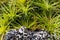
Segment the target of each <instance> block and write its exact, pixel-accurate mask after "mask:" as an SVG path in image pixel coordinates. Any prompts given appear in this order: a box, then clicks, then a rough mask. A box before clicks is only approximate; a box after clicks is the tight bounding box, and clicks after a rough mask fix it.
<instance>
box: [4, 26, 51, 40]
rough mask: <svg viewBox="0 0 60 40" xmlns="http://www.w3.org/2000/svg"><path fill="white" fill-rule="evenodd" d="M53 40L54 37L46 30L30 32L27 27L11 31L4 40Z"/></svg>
mask: <svg viewBox="0 0 60 40" xmlns="http://www.w3.org/2000/svg"><path fill="white" fill-rule="evenodd" d="M48 39H49V40H52V36H51V35H50V34H49V33H48V32H47V31H44V30H39V31H30V30H28V29H27V28H26V27H21V28H20V29H18V30H14V29H13V30H10V31H8V32H7V33H6V35H5V36H4V40H48Z"/></svg>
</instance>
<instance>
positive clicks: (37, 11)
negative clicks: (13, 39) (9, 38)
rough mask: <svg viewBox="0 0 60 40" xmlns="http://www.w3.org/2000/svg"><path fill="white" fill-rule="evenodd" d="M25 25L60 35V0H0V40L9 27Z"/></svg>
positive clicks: (15, 27) (14, 27)
mask: <svg viewBox="0 0 60 40" xmlns="http://www.w3.org/2000/svg"><path fill="white" fill-rule="evenodd" d="M21 26H25V27H27V28H29V29H31V30H32V31H34V30H36V29H41V30H47V31H48V32H50V34H51V35H53V36H55V38H56V40H59V37H60V0H0V40H3V36H4V34H5V33H6V32H7V31H8V30H11V29H18V28H20V27H21Z"/></svg>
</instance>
